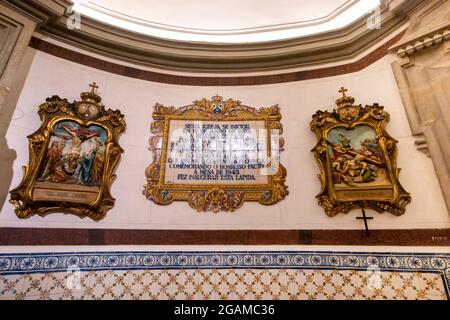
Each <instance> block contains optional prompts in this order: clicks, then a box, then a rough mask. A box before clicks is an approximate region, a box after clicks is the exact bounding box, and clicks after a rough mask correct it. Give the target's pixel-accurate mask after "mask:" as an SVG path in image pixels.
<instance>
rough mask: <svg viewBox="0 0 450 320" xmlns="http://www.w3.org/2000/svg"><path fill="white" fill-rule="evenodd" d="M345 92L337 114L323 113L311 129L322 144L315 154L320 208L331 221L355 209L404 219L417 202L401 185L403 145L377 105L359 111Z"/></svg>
mask: <svg viewBox="0 0 450 320" xmlns="http://www.w3.org/2000/svg"><path fill="white" fill-rule="evenodd" d="M339 92H340V93H341V94H342V97H341V98H340V99H338V100H337V101H336V105H337V108H336V109H334V110H333V111H332V112H329V111H317V112H316V113H315V114H314V115H313V117H312V121H311V123H310V126H311V130H312V131H314V132H315V134H316V136H317V140H318V142H317V144H316V146H315V147H314V149H313V150H312V152H313V153H314V155H315V158H316V160H317V162H318V164H319V168H320V174H319V175H318V176H319V179H320V181H321V185H322V188H321V191H320V193H319V194H318V195H317V199H318V200H319V205H320V206H322V207H323V208H324V210H325V212H326V214H327V215H328V216H330V217H332V216H335V215H337V214H338V213H340V212H343V213H348V212H349V211H350V210H351V209H354V208H371V209H374V210H376V211H378V212H380V213H381V212H385V211H387V212H389V213H391V214H394V215H396V216H399V215H402V214H404V213H405V210H406V206H407V205H408V204H409V203H410V202H411V197H410V195H409V193H408V192H406V191H405V189H404V188H403V187H402V185H401V184H400V182H399V173H400V169H399V168H397V152H398V150H397V141H396V140H395V139H393V138H392V137H391V136H390V135H389V134H388V133H387V131H386V124H387V122H388V121H389V119H390V116H389V114H388V113H387V112H386V111H384V107H383V106H380V105H379V104H377V103H375V104H373V105H371V106H370V105H366V106H365V107H362V106H361V105H354V101H355V99H354V98H353V97H351V96H347V95H346V92H347V89H345V88H343V87H342V88H341V90H339ZM336 137H338V139H339V141H337V140H338V139H336ZM349 137H351V138H349ZM333 139H334V140H333ZM332 140H333V141H332ZM356 144H358V148H356V147H355V146H354V145H356ZM377 180H378V181H381V180H383V181H381V182H377Z"/></svg>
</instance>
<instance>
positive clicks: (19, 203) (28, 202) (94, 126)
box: [10, 82, 126, 221]
mask: <svg viewBox="0 0 450 320" xmlns="http://www.w3.org/2000/svg"><path fill="white" fill-rule="evenodd" d="M90 87H91V91H88V92H83V93H81V100H80V101H75V102H73V103H70V102H68V100H67V99H61V98H60V97H58V96H53V97H51V98H47V99H46V102H45V103H43V104H41V105H40V106H39V110H38V114H39V116H40V118H41V121H42V124H41V127H40V128H39V129H38V130H37V131H36V132H34V133H33V134H31V135H30V136H29V137H28V140H29V153H30V156H29V163H28V166H24V167H23V172H24V176H23V179H22V182H21V183H20V185H19V186H18V187H17V188H15V189H13V190H11V191H10V194H11V199H10V202H11V203H12V204H13V205H14V206H15V208H16V210H15V212H16V215H17V216H18V217H19V218H21V219H26V218H29V217H31V216H33V215H39V216H46V215H47V214H49V213H54V212H58V213H68V214H74V215H77V216H79V217H80V218H84V217H89V218H91V219H92V220H94V221H99V220H101V219H103V218H104V217H105V216H106V213H107V212H108V211H109V210H110V209H111V208H112V207H113V206H114V203H115V199H114V198H113V197H112V195H111V192H110V188H111V185H112V183H113V181H114V179H115V175H114V172H115V169H116V167H117V165H118V163H119V160H120V157H121V154H122V152H123V150H122V148H121V147H120V145H119V143H118V138H119V136H120V135H121V134H122V133H123V132H124V131H125V128H126V123H125V119H124V116H123V115H122V113H121V112H120V111H119V110H115V111H114V110H111V109H108V110H106V109H105V107H104V106H103V104H102V103H101V100H102V99H101V97H100V96H99V95H97V93H96V89H98V86H97V85H96V84H95V82H94V83H93V84H91V85H90Z"/></svg>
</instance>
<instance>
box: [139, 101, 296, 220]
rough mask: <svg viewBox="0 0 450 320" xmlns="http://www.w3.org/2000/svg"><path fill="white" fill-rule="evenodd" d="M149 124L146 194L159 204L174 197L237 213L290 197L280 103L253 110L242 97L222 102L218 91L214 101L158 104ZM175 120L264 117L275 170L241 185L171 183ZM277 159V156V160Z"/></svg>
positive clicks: (199, 208)
mask: <svg viewBox="0 0 450 320" xmlns="http://www.w3.org/2000/svg"><path fill="white" fill-rule="evenodd" d="M153 120H154V121H153V122H152V124H151V130H150V131H151V133H152V137H151V138H150V149H151V151H152V152H153V162H152V163H151V164H150V166H149V167H148V168H147V170H146V177H147V184H146V185H145V186H144V195H145V196H146V197H147V199H149V200H151V201H153V202H154V203H156V204H158V205H168V204H171V203H173V202H174V201H187V202H188V203H189V206H190V207H191V208H193V209H195V210H197V211H198V212H205V211H212V212H216V213H217V212H219V211H234V210H236V209H238V208H240V207H241V206H242V205H243V203H244V202H245V201H257V202H259V203H261V204H263V205H273V204H275V203H277V202H279V201H281V200H282V199H284V198H285V197H286V196H287V195H288V193H289V192H288V190H287V189H288V187H287V186H286V185H285V180H286V169H285V168H284V166H283V165H281V163H279V154H280V152H281V151H282V150H283V146H284V139H283V138H282V137H281V134H282V132H283V127H282V125H281V123H280V120H281V114H280V108H279V107H278V105H275V106H271V107H267V108H259V109H256V108H253V107H249V106H245V105H242V104H241V102H240V101H238V100H233V99H227V100H224V99H223V98H222V97H220V96H219V95H216V96H214V97H212V99H211V100H209V99H206V98H203V99H202V100H196V101H194V102H193V104H191V105H187V106H184V107H181V108H175V107H165V106H163V105H161V104H156V105H155V107H154V112H153ZM172 120H178V121H179V120H182V121H183V120H187V121H200V122H201V121H209V122H211V121H212V122H214V121H215V122H217V123H226V122H230V121H231V122H232V121H263V122H264V127H265V130H266V131H267V145H268V146H269V150H268V159H269V161H268V163H267V167H268V170H270V167H271V166H273V164H272V161H271V160H274V161H277V166H276V169H273V168H275V166H273V167H272V169H273V171H269V172H271V174H270V175H268V179H267V183H264V184H254V185H248V184H246V185H242V184H236V183H220V184H215V183H210V184H195V183H190V184H182V183H177V184H167V183H166V181H165V172H166V167H165V166H166V157H167V152H168V151H167V150H168V140H169V125H170V122H171V121H172ZM275 131H276V132H277V134H278V135H277V137H278V138H275V139H277V141H276V144H277V145H278V146H277V151H276V152H275V148H274V150H272V148H271V146H272V145H271V143H272V142H273V141H271V139H272V132H275ZM275 158H276V159H275Z"/></svg>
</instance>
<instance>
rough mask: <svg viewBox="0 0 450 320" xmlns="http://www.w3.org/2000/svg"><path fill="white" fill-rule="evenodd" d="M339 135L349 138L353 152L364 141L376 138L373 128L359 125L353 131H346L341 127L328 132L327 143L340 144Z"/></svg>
mask: <svg viewBox="0 0 450 320" xmlns="http://www.w3.org/2000/svg"><path fill="white" fill-rule="evenodd" d="M340 134H343V135H345V136H346V137H347V138H350V140H351V145H352V147H353V149H355V150H358V149H359V148H360V147H361V141H364V140H365V139H375V138H376V137H377V134H376V132H375V130H374V129H373V128H371V127H369V126H366V125H359V126H356V127H355V129H353V130H348V129H346V128H342V127H339V128H334V129H332V130H330V132H329V133H328V141H329V142H331V143H337V144H340V143H341V140H340V139H339V135H340Z"/></svg>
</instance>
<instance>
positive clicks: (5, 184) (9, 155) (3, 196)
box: [0, 126, 17, 211]
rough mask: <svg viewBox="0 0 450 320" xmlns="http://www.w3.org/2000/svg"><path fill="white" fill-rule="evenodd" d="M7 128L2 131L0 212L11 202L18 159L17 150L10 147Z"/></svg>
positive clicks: (0, 131) (0, 139) (0, 135)
mask: <svg viewBox="0 0 450 320" xmlns="http://www.w3.org/2000/svg"><path fill="white" fill-rule="evenodd" d="M5 134H6V128H3V126H2V128H1V129H0V211H1V210H2V209H3V207H4V205H5V203H6V202H7V201H8V200H9V189H10V186H11V180H12V177H13V163H14V160H15V159H16V158H17V153H16V151H15V150H11V149H9V147H8V142H7V141H6V137H5Z"/></svg>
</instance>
